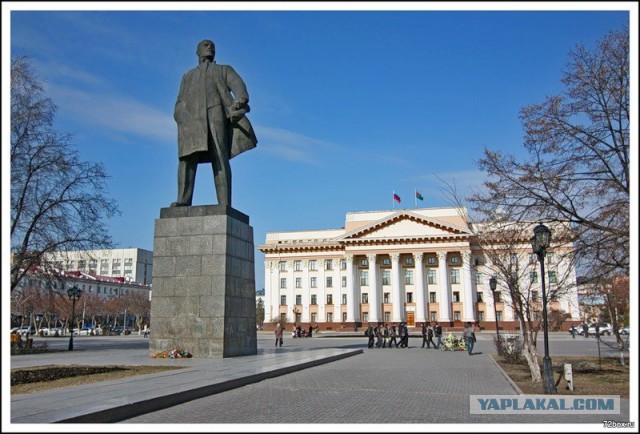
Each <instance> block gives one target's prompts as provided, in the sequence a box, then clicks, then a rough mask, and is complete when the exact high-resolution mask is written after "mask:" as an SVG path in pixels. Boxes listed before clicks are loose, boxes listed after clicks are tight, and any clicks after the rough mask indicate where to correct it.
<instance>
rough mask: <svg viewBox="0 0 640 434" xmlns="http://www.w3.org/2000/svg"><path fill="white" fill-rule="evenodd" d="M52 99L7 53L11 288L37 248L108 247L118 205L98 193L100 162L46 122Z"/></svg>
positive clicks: (22, 62)
mask: <svg viewBox="0 0 640 434" xmlns="http://www.w3.org/2000/svg"><path fill="white" fill-rule="evenodd" d="M56 109H57V107H56V105H55V104H54V103H53V102H52V100H51V99H50V98H48V97H47V96H46V95H45V93H44V90H43V84H42V81H41V79H40V78H39V77H38V76H36V75H35V73H34V72H33V70H32V65H31V63H30V61H29V59H27V58H25V57H18V58H13V59H12V60H11V253H12V261H11V291H12V292H13V291H14V289H15V288H16V287H17V285H18V283H19V282H20V280H21V279H22V278H24V277H25V275H26V274H27V273H28V272H29V270H30V269H32V268H33V267H34V266H36V265H41V266H46V265H47V264H45V263H43V255H44V254H45V253H49V252H54V251H69V250H88V249H98V248H110V247H112V242H111V238H110V237H109V235H108V231H107V228H106V227H105V224H104V220H105V219H108V218H111V217H113V216H114V215H116V214H118V213H119V210H118V207H117V205H116V204H115V202H114V201H113V200H111V199H109V198H107V197H106V196H105V192H106V180H107V178H108V176H107V174H106V172H105V170H104V167H103V165H102V164H100V163H89V162H85V161H82V160H81V159H80V158H79V155H78V152H77V150H75V149H73V148H72V145H71V143H70V141H71V136H70V135H69V134H65V133H60V132H58V131H56V130H55V129H54V127H53V120H54V115H55V112H56Z"/></svg>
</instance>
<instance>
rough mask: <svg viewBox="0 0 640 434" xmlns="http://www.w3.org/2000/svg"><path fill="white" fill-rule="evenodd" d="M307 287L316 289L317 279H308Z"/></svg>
mask: <svg viewBox="0 0 640 434" xmlns="http://www.w3.org/2000/svg"><path fill="white" fill-rule="evenodd" d="M309 286H310V287H311V288H317V287H318V278H317V277H311V278H309Z"/></svg>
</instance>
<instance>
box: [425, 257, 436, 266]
mask: <svg viewBox="0 0 640 434" xmlns="http://www.w3.org/2000/svg"><path fill="white" fill-rule="evenodd" d="M427 264H429V265H435V264H436V257H435V256H429V257H428V258H427Z"/></svg>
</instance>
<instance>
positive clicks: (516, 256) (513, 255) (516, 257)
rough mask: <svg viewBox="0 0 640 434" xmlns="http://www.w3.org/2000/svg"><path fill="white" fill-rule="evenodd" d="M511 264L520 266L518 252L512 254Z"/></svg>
mask: <svg viewBox="0 0 640 434" xmlns="http://www.w3.org/2000/svg"><path fill="white" fill-rule="evenodd" d="M510 259H511V261H510V262H511V265H513V266H515V267H517V266H518V255H517V254H516V253H512V254H511V258H510Z"/></svg>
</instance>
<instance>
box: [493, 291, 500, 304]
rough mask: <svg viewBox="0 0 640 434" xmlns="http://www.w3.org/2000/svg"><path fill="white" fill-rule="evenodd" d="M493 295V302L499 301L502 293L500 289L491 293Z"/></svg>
mask: <svg viewBox="0 0 640 434" xmlns="http://www.w3.org/2000/svg"><path fill="white" fill-rule="evenodd" d="M493 296H494V297H495V299H494V300H495V302H496V303H500V297H501V296H502V293H501V292H500V291H496V292H494V293H493Z"/></svg>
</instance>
